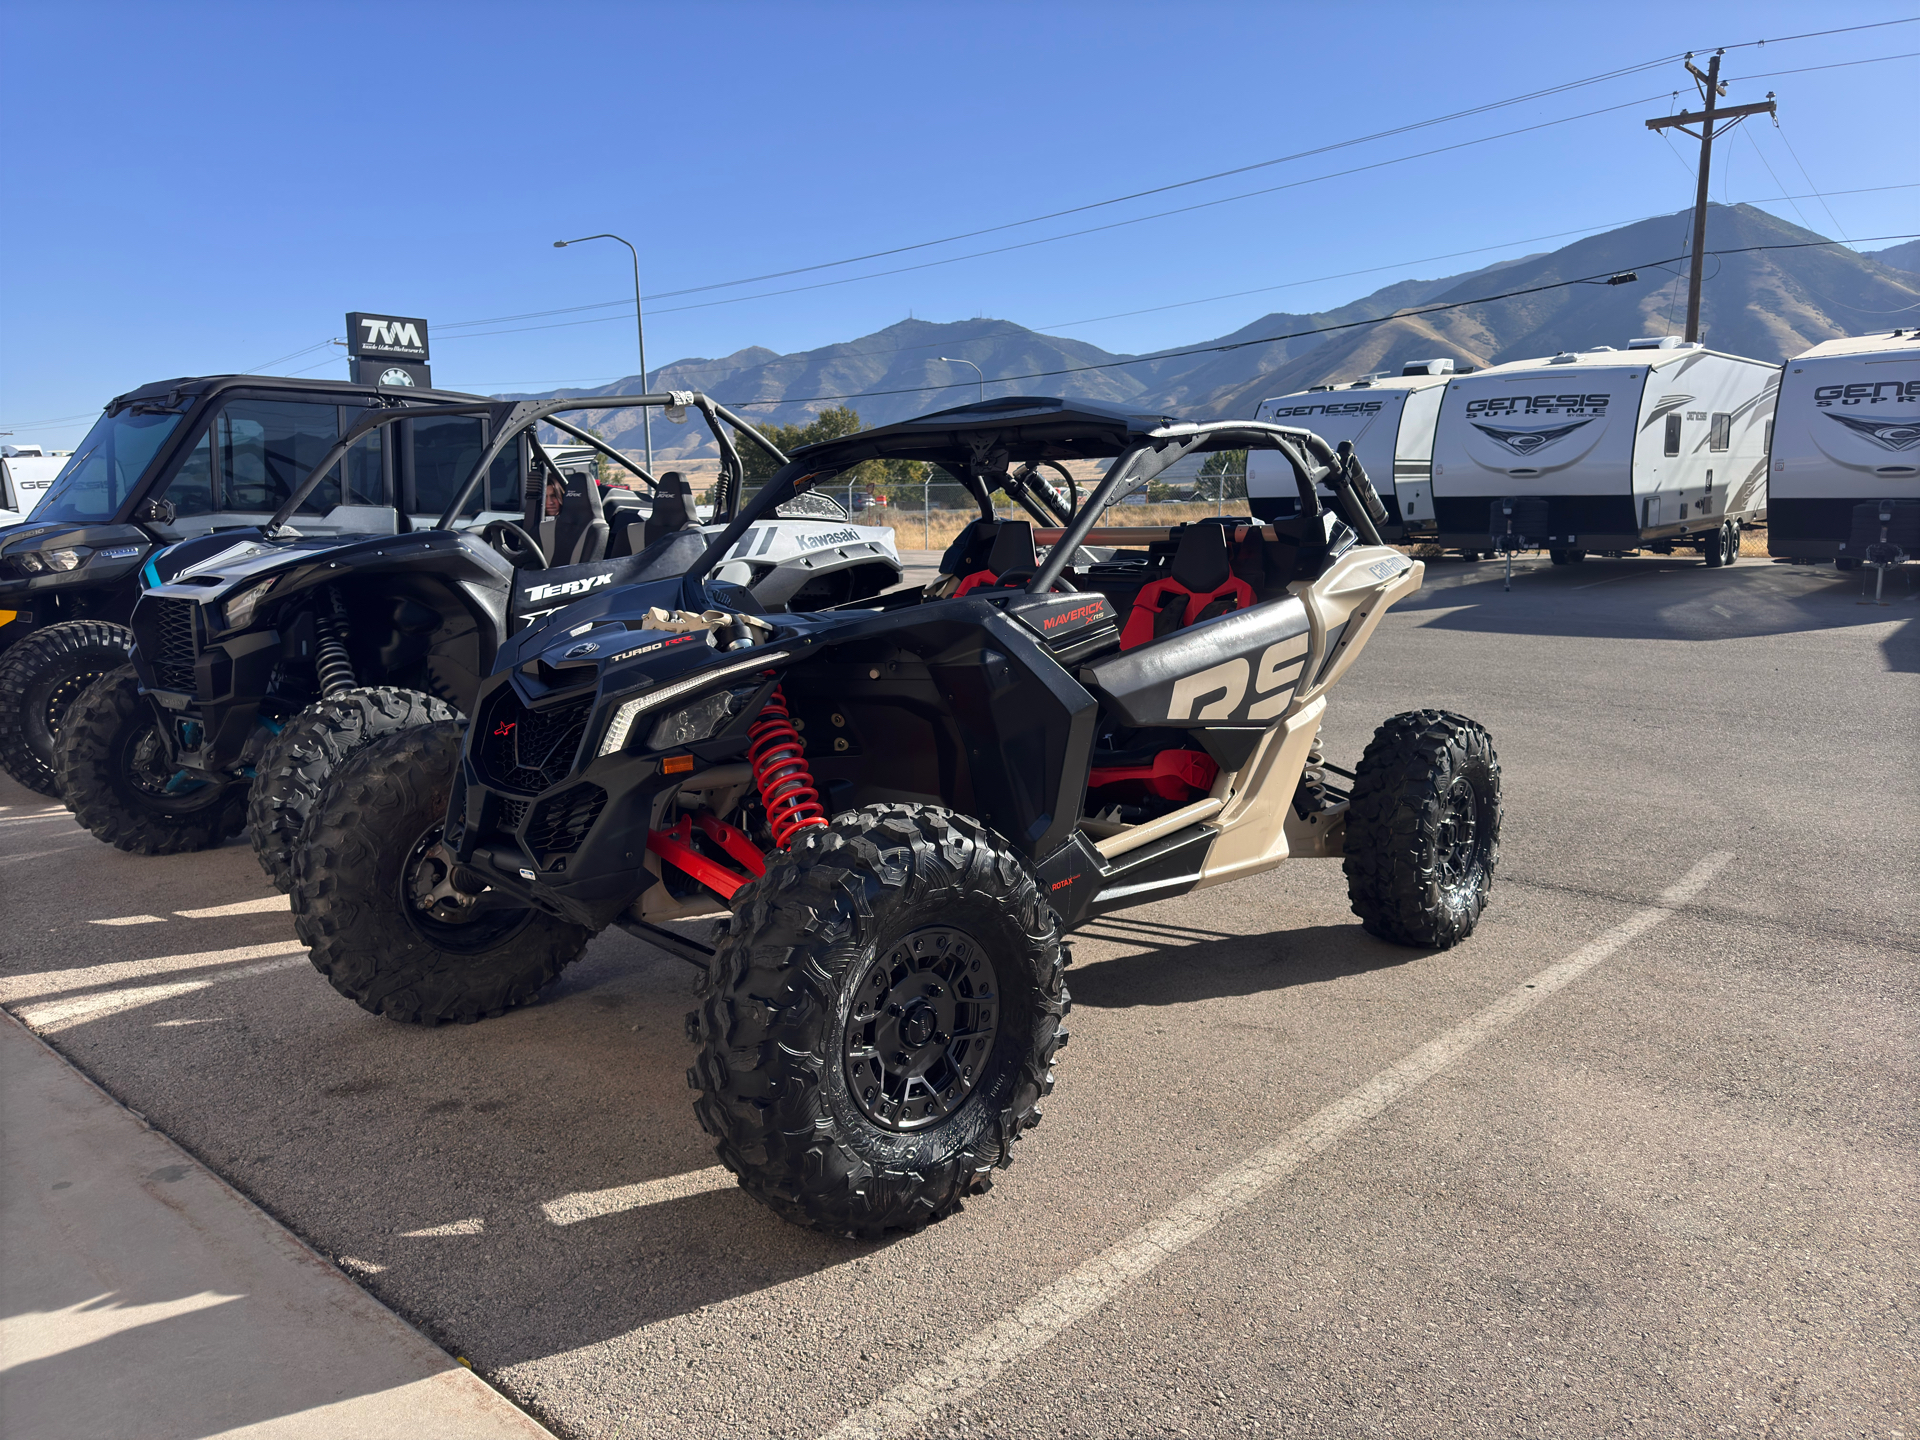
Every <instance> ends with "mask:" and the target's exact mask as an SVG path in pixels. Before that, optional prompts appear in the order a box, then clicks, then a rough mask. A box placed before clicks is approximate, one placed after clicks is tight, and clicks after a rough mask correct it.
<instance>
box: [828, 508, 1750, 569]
mask: <svg viewBox="0 0 1920 1440" xmlns="http://www.w3.org/2000/svg"><path fill="white" fill-rule="evenodd" d="M1002 513H1003V514H1011V513H1013V512H1008V511H1003V512H1002ZM1220 513H1222V512H1221V511H1220V509H1219V508H1218V507H1216V506H1214V505H1211V504H1198V505H1116V506H1114V507H1113V508H1112V509H1111V510H1110V511H1108V512H1107V515H1106V519H1105V521H1104V523H1105V524H1108V525H1182V524H1186V523H1187V522H1189V521H1193V520H1203V519H1205V518H1206V517H1207V516H1209V515H1218V514H1220ZM1226 513H1229V514H1232V513H1234V506H1233V502H1229V503H1228V507H1227V512H1226ZM1239 513H1241V514H1244V513H1245V512H1244V511H1241V512H1239ZM972 518H973V516H972V513H971V512H969V511H964V510H935V511H933V512H932V514H931V516H928V515H925V514H923V513H921V512H918V511H913V510H909V509H906V508H904V507H902V508H896V509H891V510H882V511H874V510H866V511H862V512H861V513H860V514H858V515H856V516H855V517H854V519H855V521H856V522H857V523H859V524H863V525H880V526H890V527H891V528H892V530H893V532H894V542H893V543H894V544H895V545H896V546H898V547H899V548H900V549H902V550H944V549H946V547H947V546H949V545H951V544H952V543H953V540H954V537H955V536H957V535H958V534H959V533H960V531H961V530H962V529H964V528H965V526H966V524H967V522H968V521H969V520H971V519H972ZM1400 548H1402V549H1404V550H1406V551H1407V552H1408V553H1409V554H1418V553H1420V552H1421V551H1422V550H1424V549H1427V548H1429V547H1425V546H1402V547H1400ZM1740 553H1741V554H1742V555H1750V556H1758V557H1760V558H1765V556H1766V553H1767V532H1766V527H1765V526H1762V527H1760V528H1758V529H1747V530H1744V531H1742V532H1741V535H1740Z"/></svg>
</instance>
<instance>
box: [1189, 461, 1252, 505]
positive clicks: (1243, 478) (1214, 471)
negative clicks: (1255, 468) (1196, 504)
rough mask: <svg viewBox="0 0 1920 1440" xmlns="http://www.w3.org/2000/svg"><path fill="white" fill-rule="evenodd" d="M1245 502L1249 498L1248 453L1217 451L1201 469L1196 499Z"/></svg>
mask: <svg viewBox="0 0 1920 1440" xmlns="http://www.w3.org/2000/svg"><path fill="white" fill-rule="evenodd" d="M1216 496H1217V497H1218V498H1220V499H1222V500H1244V499H1246V498H1247V452H1246V451H1244V450H1216V451H1214V452H1213V454H1211V455H1209V456H1207V460H1206V463H1205V464H1204V465H1202V466H1201V467H1200V484H1199V486H1198V494H1197V495H1196V497H1195V498H1196V499H1202V500H1212V499H1214V498H1215V497H1216Z"/></svg>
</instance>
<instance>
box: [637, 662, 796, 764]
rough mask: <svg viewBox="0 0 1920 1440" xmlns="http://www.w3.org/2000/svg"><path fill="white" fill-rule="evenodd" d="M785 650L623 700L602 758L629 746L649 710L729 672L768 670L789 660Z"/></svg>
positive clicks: (693, 676)
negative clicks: (634, 728) (630, 738)
mask: <svg viewBox="0 0 1920 1440" xmlns="http://www.w3.org/2000/svg"><path fill="white" fill-rule="evenodd" d="M787 658H788V656H787V652H786V651H785V650H775V651H773V652H771V653H770V654H759V655H755V656H754V657H753V658H752V659H751V660H743V661H741V662H740V663H739V664H737V665H722V666H721V667H720V668H719V669H718V670H703V671H701V672H700V673H699V674H698V675H692V676H689V677H688V678H687V679H685V680H676V681H674V682H673V684H671V685H662V686H661V687H660V688H659V689H658V690H649V691H648V692H647V693H646V694H644V695H636V696H635V697H634V698H633V699H631V700H627V701H624V702H622V704H621V706H620V708H619V709H618V710H616V711H614V712H613V721H612V723H611V724H609V725H608V726H607V735H606V738H605V739H604V740H602V741H601V742H600V751H599V755H600V757H605V756H608V755H611V754H613V753H614V752H615V751H616V750H620V749H622V748H624V747H625V745H626V743H627V736H628V735H629V734H630V733H631V732H632V730H633V722H634V721H635V720H637V719H639V718H640V716H642V715H644V714H645V713H646V712H647V711H649V710H652V709H654V708H655V707H657V706H660V705H664V704H665V703H666V702H667V701H669V700H673V699H677V698H678V697H680V696H682V695H685V694H688V693H689V692H691V691H694V690H704V689H705V688H706V687H707V686H709V685H711V684H712V683H713V682H714V681H716V680H724V679H725V678H726V677H727V676H729V675H738V674H740V673H741V672H742V671H746V670H764V669H766V668H767V666H769V665H771V664H773V663H774V662H775V661H779V660H785V659H787Z"/></svg>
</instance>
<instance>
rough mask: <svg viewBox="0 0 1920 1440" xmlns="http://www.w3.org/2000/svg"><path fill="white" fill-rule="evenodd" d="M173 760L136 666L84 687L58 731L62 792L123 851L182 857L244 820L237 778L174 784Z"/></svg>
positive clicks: (85, 821)
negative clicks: (171, 788) (175, 785)
mask: <svg viewBox="0 0 1920 1440" xmlns="http://www.w3.org/2000/svg"><path fill="white" fill-rule="evenodd" d="M174 781H175V771H174V769H173V766H172V765H171V764H170V763H169V762H168V760H167V752H166V746H165V744H164V743H163V741H162V738H161V734H160V725H159V721H158V719H157V717H156V716H155V715H154V711H153V702H152V701H150V700H148V699H147V697H146V696H144V695H142V694H141V693H140V680H139V677H138V676H137V675H136V674H135V673H134V669H133V666H131V665H123V666H121V667H120V668H119V669H118V670H111V671H108V672H107V673H106V674H105V675H102V676H101V677H100V678H99V679H98V680H96V681H94V682H93V684H91V685H89V686H88V687H87V689H86V690H85V691H84V692H82V694H81V696H80V698H79V699H78V700H76V701H74V702H73V705H72V708H70V709H69V710H68V711H67V718H66V721H65V723H64V724H63V725H62V727H61V730H60V795H61V798H62V799H64V800H65V801H66V802H67V809H69V810H71V811H72V812H73V815H74V818H75V819H76V820H78V821H79V822H80V823H81V824H82V825H84V826H85V827H86V828H87V829H88V830H91V831H92V832H93V834H94V837H95V838H96V839H100V840H104V841H106V842H107V844H109V845H111V846H113V847H114V848H115V849H117V850H126V851H129V852H131V853H132V854H135V855H177V854H180V853H181V852H183V851H188V850H205V849H208V848H209V847H211V846H214V845H218V844H219V843H220V842H221V841H222V840H225V839H226V838H227V837H228V836H230V835H238V834H239V833H240V830H241V828H242V826H244V825H245V823H246V812H247V789H246V786H245V785H244V784H243V783H242V782H239V781H232V780H205V781H189V782H187V784H186V785H185V786H183V787H181V788H179V789H176V790H170V789H168V786H169V785H171V784H173V783H174Z"/></svg>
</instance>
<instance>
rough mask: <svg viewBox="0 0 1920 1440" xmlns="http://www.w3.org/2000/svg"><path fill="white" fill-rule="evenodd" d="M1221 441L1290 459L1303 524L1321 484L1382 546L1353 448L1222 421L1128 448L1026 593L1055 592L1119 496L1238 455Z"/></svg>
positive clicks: (1176, 428) (1316, 504) (1160, 434)
mask: <svg viewBox="0 0 1920 1440" xmlns="http://www.w3.org/2000/svg"><path fill="white" fill-rule="evenodd" d="M1222 439H1229V440H1240V441H1241V443H1242V444H1244V445H1245V446H1246V447H1247V448H1248V449H1255V450H1278V451H1279V452H1280V453H1281V454H1282V455H1284V456H1285V457H1286V458H1287V461H1288V463H1289V464H1290V465H1291V466H1292V467H1293V478H1294V484H1295V485H1296V486H1297V487H1298V488H1299V491H1300V517H1301V519H1302V520H1303V521H1306V520H1312V519H1314V518H1315V517H1316V516H1318V515H1319V513H1320V494H1319V490H1318V488H1317V487H1318V486H1319V485H1320V484H1321V483H1322V482H1324V483H1326V484H1327V485H1329V486H1330V487H1332V488H1333V490H1334V492H1335V493H1336V495H1338V496H1339V498H1340V500H1341V502H1342V505H1341V508H1342V509H1343V510H1344V511H1346V513H1347V518H1348V519H1349V520H1350V521H1351V522H1352V524H1353V528H1354V529H1355V530H1356V531H1358V532H1359V534H1360V536H1361V538H1362V539H1364V540H1366V541H1367V542H1368V543H1369V544H1373V545H1378V544H1380V543H1381V541H1380V532H1379V531H1378V530H1377V529H1375V528H1374V523H1373V516H1372V515H1371V514H1369V513H1368V512H1369V509H1370V507H1369V506H1367V505H1366V504H1365V503H1364V501H1363V498H1362V497H1363V496H1365V495H1370V494H1372V486H1371V485H1370V484H1368V482H1367V478H1366V472H1365V471H1364V470H1362V469H1361V468H1360V462H1359V461H1358V460H1357V459H1355V458H1354V455H1353V448H1352V447H1351V446H1350V445H1346V444H1344V442H1343V444H1342V448H1341V449H1340V451H1338V452H1336V451H1335V450H1334V449H1333V447H1331V446H1330V445H1328V444H1327V442H1326V441H1324V440H1322V439H1321V438H1320V437H1319V436H1318V435H1315V434H1314V433H1313V432H1312V431H1311V430H1297V429H1292V428H1290V427H1287V426H1284V425H1270V424H1267V423H1266V422H1264V421H1249V420H1221V421H1214V422H1212V423H1210V424H1206V425H1167V426H1163V427H1161V428H1160V429H1158V430H1154V431H1151V432H1149V433H1148V435H1147V436H1146V438H1145V439H1144V440H1141V441H1140V442H1138V443H1137V444H1135V445H1133V446H1131V447H1129V448H1128V449H1127V450H1126V451H1125V452H1123V453H1122V454H1121V455H1120V457H1119V458H1118V459H1117V460H1115V461H1114V462H1113V464H1112V465H1111V466H1110V467H1109V468H1108V470H1107V473H1106V475H1105V476H1103V477H1102V478H1101V481H1100V483H1099V485H1098V486H1096V487H1095V488H1094V492H1093V494H1091V495H1089V496H1088V497H1087V501H1086V504H1084V505H1083V506H1081V507H1080V513H1079V514H1078V515H1077V516H1075V517H1074V521H1073V524H1072V525H1070V526H1069V527H1068V528H1067V531H1066V533H1065V534H1063V535H1062V536H1061V537H1060V541H1059V543H1058V544H1056V545H1055V546H1054V547H1053V549H1052V550H1050V551H1049V552H1048V554H1047V558H1046V560H1045V561H1043V562H1042V563H1041V566H1040V568H1039V570H1037V571H1036V572H1035V573H1034V577H1033V579H1032V581H1031V582H1030V583H1029V584H1028V585H1027V593H1028V594H1029V595H1044V594H1046V593H1047V591H1048V590H1050V589H1052V588H1053V584H1054V582H1055V581H1056V580H1058V579H1059V578H1060V574H1061V572H1062V571H1063V570H1065V569H1066V568H1067V561H1068V560H1070V559H1071V558H1072V557H1073V554H1074V552H1075V551H1077V550H1078V549H1079V548H1080V546H1081V544H1082V543H1083V542H1084V541H1085V540H1086V538H1087V535H1088V533H1089V532H1090V531H1091V530H1092V529H1093V527H1094V525H1095V523H1096V522H1097V521H1098V520H1099V518H1100V516H1101V515H1102V513H1104V512H1105V510H1106V508H1107V507H1108V506H1109V505H1111V504H1113V502H1114V501H1115V500H1118V499H1119V498H1120V496H1121V495H1122V494H1128V493H1131V492H1132V491H1134V490H1137V489H1139V488H1140V486H1142V485H1144V484H1145V483H1146V482H1147V481H1149V480H1151V479H1153V477H1154V476H1156V475H1158V474H1160V473H1161V472H1163V471H1164V470H1166V469H1167V467H1168V466H1170V465H1173V464H1174V463H1175V462H1177V461H1179V460H1183V459H1185V458H1186V457H1187V456H1188V455H1191V454H1193V453H1194V452H1195V451H1196V450H1202V449H1207V450H1226V449H1234V448H1237V447H1235V446H1233V445H1221V444H1219V443H1218V442H1219V441H1220V440H1222ZM1373 503H1374V505H1375V506H1378V505H1379V504H1380V501H1379V498H1378V497H1377V496H1375V497H1374V501H1373ZM1380 513H1381V515H1382V516H1383V517H1384V515H1385V513H1386V511H1385V507H1381V510H1380Z"/></svg>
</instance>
